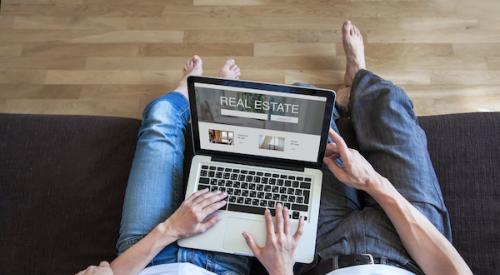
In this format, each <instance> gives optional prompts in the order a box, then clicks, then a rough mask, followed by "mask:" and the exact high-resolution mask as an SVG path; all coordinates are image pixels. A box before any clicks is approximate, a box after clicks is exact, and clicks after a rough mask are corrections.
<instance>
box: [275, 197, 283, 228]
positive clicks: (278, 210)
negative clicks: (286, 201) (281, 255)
mask: <svg viewBox="0 0 500 275" xmlns="http://www.w3.org/2000/svg"><path fill="white" fill-rule="evenodd" d="M276 233H279V234H281V233H283V207H282V206H281V203H278V205H277V206H276Z"/></svg>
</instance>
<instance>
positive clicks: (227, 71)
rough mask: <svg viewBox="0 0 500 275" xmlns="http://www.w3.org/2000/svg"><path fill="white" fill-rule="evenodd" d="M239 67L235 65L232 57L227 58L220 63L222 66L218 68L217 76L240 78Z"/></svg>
mask: <svg viewBox="0 0 500 275" xmlns="http://www.w3.org/2000/svg"><path fill="white" fill-rule="evenodd" d="M240 75H241V72H240V67H238V65H236V61H235V60H234V59H232V58H229V59H228V60H226V62H225V63H224V65H222V68H220V71H219V76H220V77H222V78H229V79H240Z"/></svg>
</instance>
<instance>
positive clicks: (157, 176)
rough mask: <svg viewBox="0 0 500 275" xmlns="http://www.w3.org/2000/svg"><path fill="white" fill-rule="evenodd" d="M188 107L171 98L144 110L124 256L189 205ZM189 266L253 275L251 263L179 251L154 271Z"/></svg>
mask: <svg viewBox="0 0 500 275" xmlns="http://www.w3.org/2000/svg"><path fill="white" fill-rule="evenodd" d="M188 121H189V105H188V102H187V100H186V99H185V98H184V96H182V95H181V94H180V93H177V92H171V93H168V94H166V95H164V96H161V97H160V98H158V99H156V100H154V101H153V102H151V103H150V104H149V105H148V106H147V107H146V108H145V110H144V114H143V122H142V125H141V128H140V130H139V135H138V141H137V147H136V152H135V156H134V161H133V163H132V168H131V170H130V175H129V180H128V184H127V190H126V193H125V201H124V204H123V212H122V221H121V226H120V237H119V239H118V243H117V249H118V253H119V254H121V253H123V252H124V251H125V250H127V249H128V248H129V247H131V246H132V245H134V244H135V243H137V242H138V241H139V240H140V239H142V238H143V237H144V236H145V235H146V234H148V233H149V232H150V231H151V230H152V229H153V228H154V227H155V226H156V225H158V224H159V223H161V222H163V221H164V220H165V219H166V218H167V217H169V216H170V215H171V214H173V213H174V212H175V210H176V209H177V207H179V205H180V204H181V202H182V201H183V199H184V196H183V195H184V190H183V182H182V179H183V175H182V173H183V162H184V156H183V153H184V146H185V134H186V126H187V123H188ZM176 262H190V263H193V264H195V265H198V266H200V267H203V268H205V269H207V270H208V271H211V272H215V273H217V274H248V273H249V272H250V265H251V262H252V261H251V259H250V258H249V257H244V256H235V255H229V254H224V253H215V252H208V251H201V250H193V249H186V248H182V247H179V246H178V245H177V244H176V243H173V244H170V245H169V246H167V247H165V248H164V249H163V250H162V251H161V252H160V253H159V254H158V255H157V256H156V257H155V258H154V259H153V260H152V262H151V263H150V265H157V264H166V263H176Z"/></svg>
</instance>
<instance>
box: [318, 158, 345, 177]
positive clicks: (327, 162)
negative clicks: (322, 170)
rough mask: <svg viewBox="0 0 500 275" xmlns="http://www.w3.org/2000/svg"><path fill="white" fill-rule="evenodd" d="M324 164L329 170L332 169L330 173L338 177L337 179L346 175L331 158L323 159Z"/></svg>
mask: <svg viewBox="0 0 500 275" xmlns="http://www.w3.org/2000/svg"><path fill="white" fill-rule="evenodd" d="M323 163H324V164H325V165H326V166H327V167H328V169H330V171H331V172H332V173H333V174H334V175H335V176H336V177H337V179H339V177H340V176H341V175H342V174H343V173H344V170H343V169H342V168H340V167H339V166H338V165H337V163H336V162H335V161H334V160H333V159H331V158H323ZM339 180H340V179H339Z"/></svg>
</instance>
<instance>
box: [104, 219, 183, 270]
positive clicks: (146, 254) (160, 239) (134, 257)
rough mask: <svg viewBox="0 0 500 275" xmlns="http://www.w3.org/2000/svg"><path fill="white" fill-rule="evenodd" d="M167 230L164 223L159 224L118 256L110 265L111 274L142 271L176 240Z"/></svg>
mask: <svg viewBox="0 0 500 275" xmlns="http://www.w3.org/2000/svg"><path fill="white" fill-rule="evenodd" d="M168 230H169V229H168V225H167V224H166V222H165V223H161V224H159V225H158V226H156V227H155V228H154V229H153V230H152V231H151V232H150V233H149V234H148V235H146V237H144V238H143V239H142V240H140V241H139V242H138V243H136V244H135V245H133V246H132V247H130V248H129V249H127V250H126V251H125V252H124V253H123V254H121V255H120V256H118V257H117V258H116V259H115V260H114V261H113V262H112V263H111V268H112V270H113V274H114V275H121V274H134V275H135V274H137V273H139V272H140V271H141V270H143V269H144V267H146V266H147V265H148V264H149V262H151V260H152V259H153V258H154V257H155V256H156V255H157V254H158V253H159V252H160V251H161V250H162V249H163V248H164V247H166V246H167V245H169V244H171V243H173V242H175V241H176V240H177V238H176V237H175V236H174V235H173V234H169V232H168Z"/></svg>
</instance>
